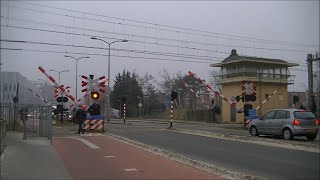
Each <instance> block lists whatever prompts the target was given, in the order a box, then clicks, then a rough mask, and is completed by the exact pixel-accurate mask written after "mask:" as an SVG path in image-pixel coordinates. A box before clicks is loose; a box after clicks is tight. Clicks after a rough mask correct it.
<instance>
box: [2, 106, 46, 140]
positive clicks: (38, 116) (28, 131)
mask: <svg viewBox="0 0 320 180" xmlns="http://www.w3.org/2000/svg"><path fill="white" fill-rule="evenodd" d="M0 118H1V120H2V121H3V122H5V123H1V138H2V137H3V136H5V132H6V131H22V132H23V137H22V139H24V140H26V139H27V138H30V137H48V139H49V140H50V141H51V142H52V107H51V106H34V105H16V104H11V105H1V106H0ZM2 131H3V132H2ZM2 133H3V134H2Z"/></svg>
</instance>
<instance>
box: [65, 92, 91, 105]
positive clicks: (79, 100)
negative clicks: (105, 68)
mask: <svg viewBox="0 0 320 180" xmlns="http://www.w3.org/2000/svg"><path fill="white" fill-rule="evenodd" d="M90 92H91V91H89V92H86V94H85V95H84V96H83V97H82V98H80V99H78V102H79V103H80V104H81V101H82V100H83V99H84V98H85V97H87V96H88V94H89V93H90ZM73 106H74V104H71V105H70V106H69V107H68V109H71V108H72V107H73Z"/></svg>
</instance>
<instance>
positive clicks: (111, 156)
mask: <svg viewBox="0 0 320 180" xmlns="http://www.w3.org/2000/svg"><path fill="white" fill-rule="evenodd" d="M104 157H105V158H114V157H115V156H104Z"/></svg>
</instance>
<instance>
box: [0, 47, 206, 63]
mask: <svg viewBox="0 0 320 180" xmlns="http://www.w3.org/2000/svg"><path fill="white" fill-rule="evenodd" d="M0 49H1V50H8V51H29V52H39V53H56V54H77V55H88V56H108V55H107V54H100V53H82V52H68V51H53V50H39V49H22V48H9V47H1V48H0ZM110 56H112V57H121V58H132V59H139V60H157V61H174V62H183V63H186V62H190V63H203V64H209V63H212V62H209V61H206V62H205V61H192V60H182V59H165V58H152V57H143V56H119V55H110Z"/></svg>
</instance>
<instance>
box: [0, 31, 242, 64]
mask: <svg viewBox="0 0 320 180" xmlns="http://www.w3.org/2000/svg"><path fill="white" fill-rule="evenodd" d="M1 26H2V27H8V28H18V29H27V30H35V31H45V32H51V33H62V34H72V35H79V36H87V37H91V36H92V35H86V34H82V33H71V32H65V31H55V30H44V29H37V28H28V27H21V26H12V25H1ZM96 37H99V38H108V39H116V40H120V39H118V38H112V37H105V36H103V37H101V36H96ZM130 42H139V43H147V42H142V41H136V40H130ZM149 44H160V43H149ZM164 46H169V47H172V46H173V47H179V46H175V45H168V44H165V45H164ZM74 47H75V45H74ZM181 48H188V49H192V50H202V51H208V52H215V53H224V54H229V52H221V51H218V52H217V51H210V50H205V49H199V48H189V47H181ZM127 52H128V51H127ZM153 53H154V52H153ZM171 54H174V53H171ZM158 55H160V54H158ZM239 55H242V54H239ZM189 56H195V57H197V56H198V57H199V55H189ZM242 56H246V55H242ZM201 57H207V58H217V57H210V56H201ZM218 58H221V57H218Z"/></svg>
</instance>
